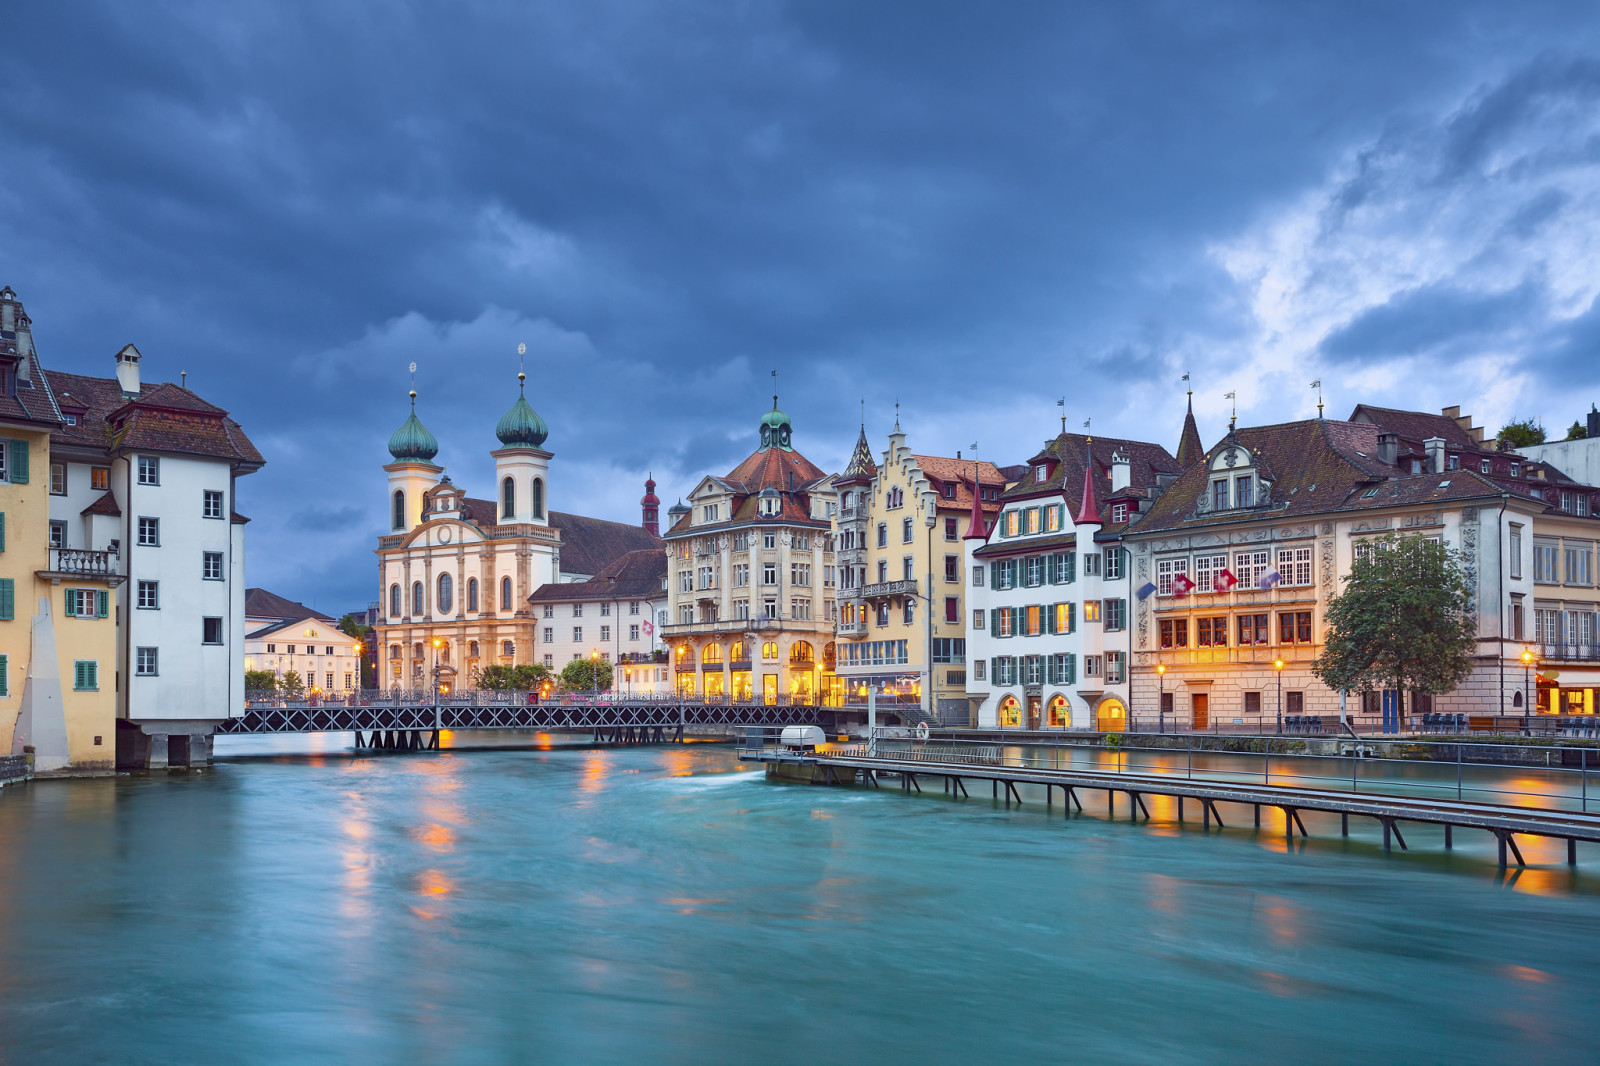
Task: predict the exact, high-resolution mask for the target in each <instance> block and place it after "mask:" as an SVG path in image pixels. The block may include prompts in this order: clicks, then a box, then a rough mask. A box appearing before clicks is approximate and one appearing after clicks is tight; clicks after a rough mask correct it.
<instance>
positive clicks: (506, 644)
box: [500, 640, 517, 658]
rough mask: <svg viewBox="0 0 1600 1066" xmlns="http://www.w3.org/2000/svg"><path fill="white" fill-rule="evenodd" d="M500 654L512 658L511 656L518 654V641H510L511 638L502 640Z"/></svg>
mask: <svg viewBox="0 0 1600 1066" xmlns="http://www.w3.org/2000/svg"><path fill="white" fill-rule="evenodd" d="M500 654H501V655H504V656H506V657H507V658H510V657H511V656H514V655H516V654H517V645H516V643H515V642H513V641H509V640H502V641H501V642H500Z"/></svg>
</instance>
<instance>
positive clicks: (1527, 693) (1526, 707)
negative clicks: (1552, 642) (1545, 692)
mask: <svg viewBox="0 0 1600 1066" xmlns="http://www.w3.org/2000/svg"><path fill="white" fill-rule="evenodd" d="M1532 680H1533V649H1532V648H1523V649H1522V731H1523V732H1524V733H1527V732H1528V712H1529V711H1530V710H1531V706H1530V705H1531V704H1532V702H1533V697H1532V695H1531V690H1530V688H1529V686H1530V683H1531V682H1532Z"/></svg>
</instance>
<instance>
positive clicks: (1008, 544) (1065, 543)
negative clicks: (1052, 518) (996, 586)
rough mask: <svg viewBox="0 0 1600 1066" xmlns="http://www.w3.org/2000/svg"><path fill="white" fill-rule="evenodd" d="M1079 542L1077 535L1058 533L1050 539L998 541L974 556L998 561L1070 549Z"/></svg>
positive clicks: (992, 542)
mask: <svg viewBox="0 0 1600 1066" xmlns="http://www.w3.org/2000/svg"><path fill="white" fill-rule="evenodd" d="M1077 542H1078V535H1077V534H1076V533H1057V534H1055V535H1053V536H1049V537H1026V538H1022V539H1007V540H996V541H991V542H989V543H988V544H985V545H984V546H983V547H981V548H979V549H978V550H977V551H975V552H973V553H972V554H973V555H974V556H976V557H977V558H979V559H998V558H1002V557H1004V556H1007V555H1025V554H1027V553H1029V552H1039V551H1049V550H1050V549H1052V548H1070V547H1072V546H1073V545H1074V544H1076V543H1077Z"/></svg>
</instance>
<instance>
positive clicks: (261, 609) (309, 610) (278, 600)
mask: <svg viewBox="0 0 1600 1066" xmlns="http://www.w3.org/2000/svg"><path fill="white" fill-rule="evenodd" d="M107 495H110V493H107ZM244 616H245V617H246V618H277V619H280V620H283V621H290V622H295V621H300V620H302V619H306V618H318V619H322V620H323V621H331V620H330V619H329V618H328V616H327V615H325V614H323V613H322V612H321V611H318V610H317V609H316V608H314V607H307V606H306V605H305V604H303V603H298V602H296V601H294V600H289V599H285V598H283V597H282V596H279V595H277V594H276V593H272V592H268V591H267V590H266V589H245V590H244Z"/></svg>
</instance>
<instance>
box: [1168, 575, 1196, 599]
mask: <svg viewBox="0 0 1600 1066" xmlns="http://www.w3.org/2000/svg"><path fill="white" fill-rule="evenodd" d="M1192 591H1194V582H1193V581H1191V580H1189V575H1188V574H1175V575H1173V578H1172V594H1173V595H1174V596H1187V595H1189V593H1190V592H1192Z"/></svg>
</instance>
